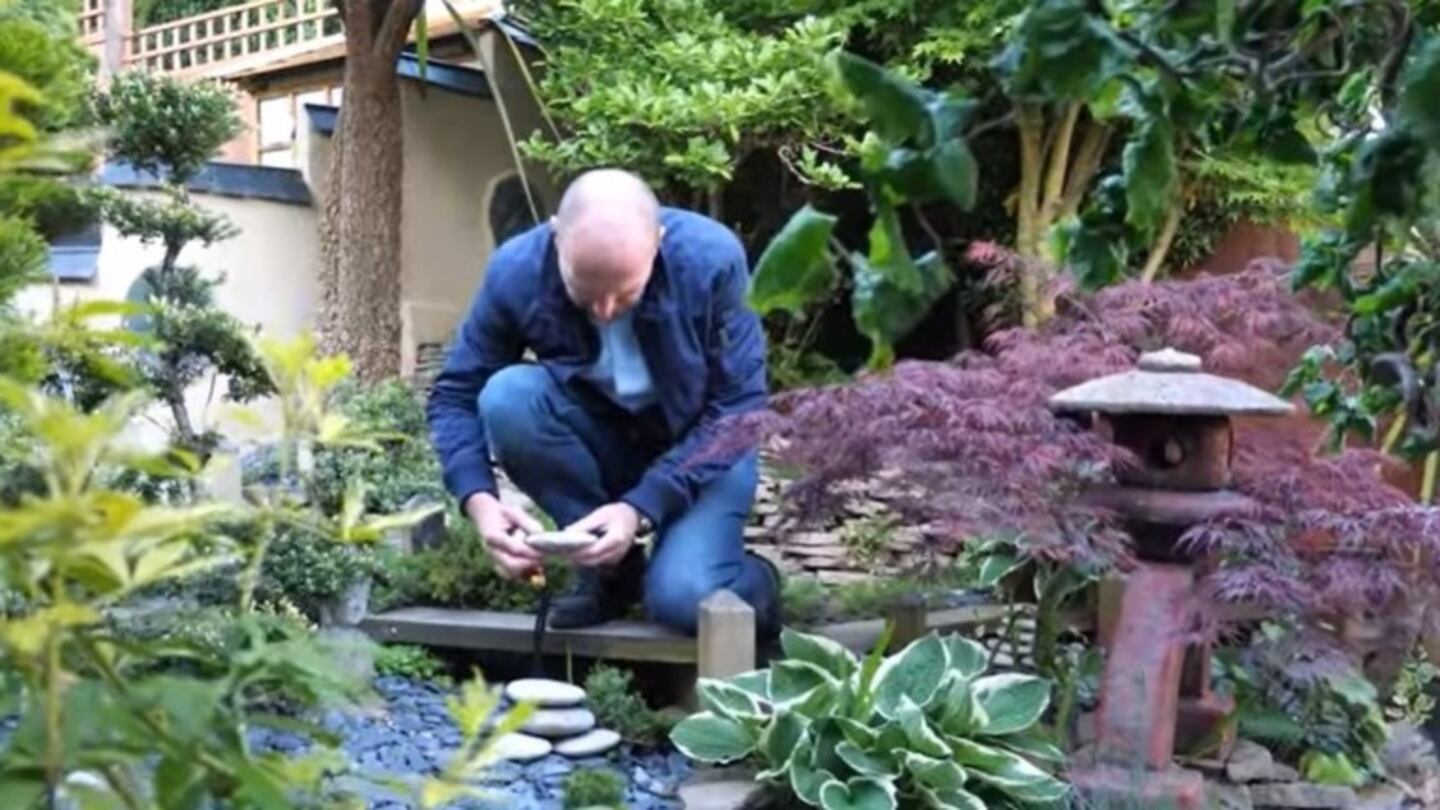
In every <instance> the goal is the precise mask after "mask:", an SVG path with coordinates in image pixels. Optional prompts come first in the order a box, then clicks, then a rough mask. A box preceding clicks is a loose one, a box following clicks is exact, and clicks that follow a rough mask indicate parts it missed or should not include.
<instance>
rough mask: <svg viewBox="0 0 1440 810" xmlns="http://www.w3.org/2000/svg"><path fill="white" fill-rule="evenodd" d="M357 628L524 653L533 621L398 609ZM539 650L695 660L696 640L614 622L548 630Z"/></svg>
mask: <svg viewBox="0 0 1440 810" xmlns="http://www.w3.org/2000/svg"><path fill="white" fill-rule="evenodd" d="M360 629H362V630H364V631H365V632H366V633H368V634H369V635H370V637H371V638H374V639H375V640H377V641H384V642H400V643H407V644H427V645H430V646H434V647H456V648H462V649H470V650H498V651H505V652H522V653H528V652H530V649H531V647H530V645H531V634H532V633H533V631H534V630H535V617H534V616H532V615H530V614H528V613H497V612H494V611H488V610H453V609H445V608H402V609H400V610H393V611H390V612H388V613H381V614H378V615H374V616H369V617H367V618H366V619H365V620H364V621H363V622H361V623H360ZM544 647H545V652H546V653H550V654H556V655H561V654H565V653H567V652H568V653H569V654H571V655H578V656H581V657H584V658H612V659H619V660H626V661H656V662H660V663H670V664H693V663H695V662H696V649H695V639H693V638H690V637H689V636H685V635H681V634H680V633H676V632H674V631H671V630H667V629H665V628H663V627H660V626H659V625H655V624H651V623H649V622H634V621H614V622H609V623H607V624H603V625H599V626H597V627H587V628H585V629H583V630H548V631H546V633H545V642H544Z"/></svg>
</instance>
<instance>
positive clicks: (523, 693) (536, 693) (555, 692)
mask: <svg viewBox="0 0 1440 810" xmlns="http://www.w3.org/2000/svg"><path fill="white" fill-rule="evenodd" d="M505 697H507V698H510V699H511V700H513V701H515V702H516V703H521V702H527V701H528V702H530V703H534V704H535V705H536V706H539V707H542V708H543V707H548V706H575V705H577V704H580V703H584V702H585V690H584V689H581V688H580V687H578V686H576V685H575V684H573V683H565V682H564V681H552V680H550V679H548V678H521V679H520V680H518V681H511V682H510V684H509V685H508V686H506V687H505Z"/></svg>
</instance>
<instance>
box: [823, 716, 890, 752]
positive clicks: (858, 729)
mask: <svg viewBox="0 0 1440 810" xmlns="http://www.w3.org/2000/svg"><path fill="white" fill-rule="evenodd" d="M834 722H835V723H836V724H838V725H839V726H840V730H841V731H842V732H843V733H844V734H845V739H847V740H849V741H850V742H852V743H854V744H855V745H856V746H858V747H860V748H867V749H868V748H871V747H873V746H874V745H875V743H876V741H877V740H878V739H879V737H880V734H879V732H877V731H876V730H875V729H873V728H871V727H869V726H867V725H865V724H864V723H861V722H858V721H855V720H852V719H850V718H848V717H836V718H834Z"/></svg>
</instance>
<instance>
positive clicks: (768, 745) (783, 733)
mask: <svg viewBox="0 0 1440 810" xmlns="http://www.w3.org/2000/svg"><path fill="white" fill-rule="evenodd" d="M809 738H810V722H809V721H808V720H806V719H805V718H803V717H801V716H800V715H798V714H795V713H793V712H782V713H780V714H779V715H777V716H776V717H775V719H774V720H772V721H771V722H770V725H768V726H766V727H765V730H764V731H763V732H761V734H760V743H759V746H758V750H759V752H760V755H761V756H762V757H764V758H765V763H766V769H765V770H764V771H762V772H761V773H760V774H759V776H760V778H761V779H771V780H773V779H784V778H788V776H789V771H790V766H791V763H793V762H794V761H795V758H796V757H797V756H800V755H802V754H806V753H808V752H806V751H805V749H806V747H807V746H808V744H809Z"/></svg>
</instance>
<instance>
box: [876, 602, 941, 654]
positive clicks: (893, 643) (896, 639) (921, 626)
mask: <svg viewBox="0 0 1440 810" xmlns="http://www.w3.org/2000/svg"><path fill="white" fill-rule="evenodd" d="M885 618H886V620H888V621H891V622H894V624H895V628H894V629H893V630H892V631H891V632H890V645H889V646H890V649H888V650H886V652H887V653H896V652H899V651H900V650H902V649H904V648H905V647H907V646H909V645H910V643H911V642H913V641H917V640H919V639H920V638H921V637H923V636H924V635H925V634H926V633H928V632H930V627H929V624H930V615H929V613H928V612H927V611H926V610H925V598H924V597H923V596H921V595H920V594H918V593H906V594H901V595H900V596H899V597H897V598H896V599H895V601H893V602H891V603H890V604H889V605H887V606H886V608H885Z"/></svg>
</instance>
